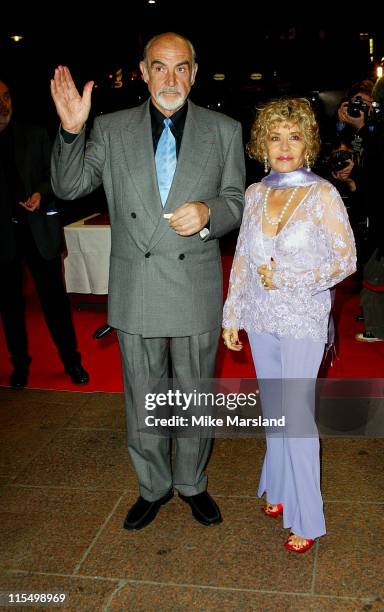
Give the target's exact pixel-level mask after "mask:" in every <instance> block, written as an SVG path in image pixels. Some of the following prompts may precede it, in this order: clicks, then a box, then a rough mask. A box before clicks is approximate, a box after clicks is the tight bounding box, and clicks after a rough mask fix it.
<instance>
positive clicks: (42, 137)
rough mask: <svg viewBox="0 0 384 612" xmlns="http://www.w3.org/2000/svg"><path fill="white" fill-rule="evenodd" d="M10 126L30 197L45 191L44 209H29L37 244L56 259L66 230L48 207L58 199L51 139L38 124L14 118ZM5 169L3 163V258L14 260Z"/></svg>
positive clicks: (0, 215)
mask: <svg viewBox="0 0 384 612" xmlns="http://www.w3.org/2000/svg"><path fill="white" fill-rule="evenodd" d="M6 130H11V137H12V142H13V145H14V153H15V163H16V167H17V170H18V173H19V176H20V179H21V182H22V186H23V189H24V196H25V198H28V197H29V196H30V195H32V193H35V192H37V191H38V192H39V193H41V195H42V200H41V205H40V209H39V210H36V211H34V212H31V213H28V212H27V213H26V215H25V217H26V221H27V223H28V225H29V227H30V230H31V232H32V236H33V238H34V241H35V243H36V246H37V248H38V250H39V252H40V254H41V255H42V257H44V259H53V258H54V257H56V256H57V255H58V254H59V253H60V251H61V249H62V244H63V243H62V232H61V224H60V219H59V215H58V214H57V215H47V214H46V211H47V207H49V206H50V205H51V204H52V203H54V201H53V198H54V195H53V190H52V187H51V182H50V176H49V175H50V156H51V143H50V141H49V138H48V134H47V132H46V131H45V130H44V129H42V128H40V127H37V126H31V125H24V124H19V123H16V122H14V121H13V120H12V121H11V123H10V125H9V126H8V127H7V128H6ZM5 185H6V183H5V176H4V170H3V168H2V167H1V165H0V191H1V193H0V197H1V204H0V261H11V260H12V259H13V258H14V257H15V255H16V242H15V236H14V230H15V226H14V223H13V222H12V208H13V204H14V203H13V202H12V201H11V199H10V197H9V193H8V190H7V189H6V186H5Z"/></svg>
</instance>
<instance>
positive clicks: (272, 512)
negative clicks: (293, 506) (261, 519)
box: [260, 504, 283, 518]
mask: <svg viewBox="0 0 384 612" xmlns="http://www.w3.org/2000/svg"><path fill="white" fill-rule="evenodd" d="M268 506H276V510H269V509H268ZM260 510H261V512H262V513H263V514H265V515H266V516H271V517H272V518H276V517H277V516H280V514H282V513H283V504H267V505H266V506H262V507H261V508H260Z"/></svg>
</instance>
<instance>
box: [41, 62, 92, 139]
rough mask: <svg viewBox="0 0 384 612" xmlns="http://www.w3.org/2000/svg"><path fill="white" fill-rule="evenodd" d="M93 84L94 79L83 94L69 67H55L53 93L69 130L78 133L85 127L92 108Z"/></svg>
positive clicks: (65, 125) (66, 128)
mask: <svg viewBox="0 0 384 612" xmlns="http://www.w3.org/2000/svg"><path fill="white" fill-rule="evenodd" d="M93 85H94V82H93V81H88V82H87V83H86V84H85V85H84V89H83V95H82V96H81V95H80V94H79V92H78V91H77V88H76V85H75V83H74V82H73V79H72V76H71V73H70V71H69V69H68V68H67V67H66V66H58V67H57V68H56V69H55V75H54V77H53V79H51V94H52V98H53V101H54V103H55V106H56V110H57V114H58V115H59V117H60V120H61V125H62V127H63V129H64V130H66V131H67V132H72V133H73V134H78V133H79V132H81V130H82V129H83V125H84V124H85V122H86V121H87V119H88V115H89V111H90V110H91V94H92V88H93Z"/></svg>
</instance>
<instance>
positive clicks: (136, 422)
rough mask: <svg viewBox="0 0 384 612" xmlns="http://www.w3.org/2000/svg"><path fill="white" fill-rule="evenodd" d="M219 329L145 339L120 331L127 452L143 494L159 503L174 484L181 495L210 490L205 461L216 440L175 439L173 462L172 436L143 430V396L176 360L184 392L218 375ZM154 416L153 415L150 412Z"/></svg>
mask: <svg viewBox="0 0 384 612" xmlns="http://www.w3.org/2000/svg"><path fill="white" fill-rule="evenodd" d="M219 336H220V328H217V329H214V330H212V331H209V332H206V333H204V334H200V335H194V336H184V337H175V338H173V337H171V338H143V336H141V335H137V334H128V333H126V332H123V331H118V338H119V343H120V350H121V355H122V365H123V373H124V387H125V407H126V419H127V435H128V450H129V454H130V457H131V460H132V463H133V466H134V468H135V471H136V474H137V477H138V481H139V487H140V495H141V496H142V497H144V499H146V500H148V501H156V500H157V499H159V498H160V497H162V496H163V495H165V494H166V493H167V492H168V491H169V490H170V489H171V488H172V487H174V488H175V489H177V490H178V491H179V492H180V493H181V494H182V495H186V496H191V495H197V494H198V493H201V492H203V491H205V490H206V488H207V476H206V474H205V472H204V468H205V465H206V463H207V461H208V456H209V453H210V449H211V443H212V441H211V439H210V438H208V437H202V436H201V435H200V434H199V432H197V433H196V435H194V434H193V437H192V436H183V437H181V436H179V437H177V436H176V437H174V461H173V467H172V466H171V440H170V437H167V436H165V435H156V433H151V432H150V431H148V429H149V428H143V427H142V425H143V422H144V416H145V413H146V409H145V406H144V394H145V393H147V392H149V391H150V389H151V388H153V384H154V382H156V381H160V380H161V379H163V380H164V381H166V379H167V378H168V366H169V358H170V359H171V362H172V377H173V385H174V387H175V386H176V387H177V389H179V390H181V391H186V390H188V391H189V390H190V389H191V384H192V385H193V384H194V381H195V382H197V383H198V381H199V379H210V378H213V376H214V371H215V360H216V353H217V347H218V341H219ZM148 414H149V413H148Z"/></svg>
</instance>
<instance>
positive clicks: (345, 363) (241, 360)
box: [0, 255, 384, 392]
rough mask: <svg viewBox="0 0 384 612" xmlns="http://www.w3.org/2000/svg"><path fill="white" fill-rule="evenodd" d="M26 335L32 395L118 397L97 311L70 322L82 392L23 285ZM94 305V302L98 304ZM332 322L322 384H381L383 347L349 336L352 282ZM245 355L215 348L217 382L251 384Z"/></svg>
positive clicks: (113, 360) (355, 299) (3, 371)
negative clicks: (97, 336) (82, 372)
mask: <svg viewBox="0 0 384 612" xmlns="http://www.w3.org/2000/svg"><path fill="white" fill-rule="evenodd" d="M231 261H232V257H231V256H230V255H225V256H223V266H224V278H225V292H226V291H227V281H228V272H229V269H230V265H231ZM26 295H27V304H28V306H27V312H28V320H27V324H28V333H29V343H30V354H31V355H32V357H33V361H32V364H31V369H30V378H29V385H28V386H29V387H30V388H34V389H38V388H41V389H56V390H68V391H74V390H77V391H79V390H81V391H85V392H92V391H105V392H107V391H117V392H119V391H122V373H121V364H120V356H119V349H118V343H117V339H116V334H115V333H113V334H111V335H109V336H107V337H106V338H104V339H102V340H99V341H97V340H94V339H93V338H92V334H93V332H94V331H95V329H96V328H97V327H99V326H101V325H103V324H104V323H105V320H106V314H105V312H100V311H99V310H92V309H91V308H89V309H83V310H80V311H79V310H76V309H74V312H73V317H74V323H75V327H76V330H77V335H78V341H79V349H80V351H81V353H82V355H83V364H84V366H85V368H86V369H87V370H88V371H89V374H90V379H91V380H90V383H89V384H88V385H86V386H80V387H79V386H76V385H72V383H71V382H70V379H69V378H68V376H66V375H65V374H64V371H63V367H62V364H61V361H60V359H59V357H58V355H57V352H56V349H55V346H54V345H53V343H52V341H51V338H50V336H49V333H48V331H47V328H46V326H45V323H44V319H43V317H42V314H41V312H40V306H39V302H38V299H37V296H36V294H35V291H34V285H33V283H32V281H31V279H30V278H29V276H27V279H26ZM75 297H76V300H77V301H85V300H87V299H92V297H91V298H88V296H75ZM76 300H75V301H76ZM99 301H100V300H99ZM334 310H335V318H336V325H337V337H338V341H337V358H336V359H335V360H334V363H333V365H332V367H330V368H328V370H327V371H326V372H324V373H323V375H324V376H327V377H328V378H382V377H383V376H384V342H383V343H370V344H368V343H367V344H365V343H361V342H356V341H355V340H354V335H355V333H357V332H359V331H362V329H363V324H362V323H356V321H355V317H356V315H357V314H358V313H359V312H360V311H359V292H358V286H357V284H356V283H355V282H354V281H353V280H349V279H348V280H347V281H345V282H344V283H342V284H341V285H340V286H339V288H338V290H337V294H336V302H335V309H334ZM244 340H245V350H244V351H242V352H241V353H232V352H230V351H228V350H226V349H224V347H223V344H222V343H220V349H219V354H218V360H217V372H216V374H217V376H218V377H223V378H253V377H254V375H255V372H254V368H253V365H252V359H251V355H250V350H249V345H248V343H247V342H246V336H245V334H244ZM10 372H11V365H10V362H9V358H8V352H7V349H6V346H5V342H4V335H3V330H2V327H1V326H0V385H2V386H7V385H8V378H9V374H10Z"/></svg>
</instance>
